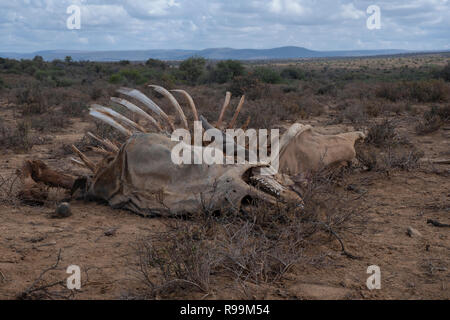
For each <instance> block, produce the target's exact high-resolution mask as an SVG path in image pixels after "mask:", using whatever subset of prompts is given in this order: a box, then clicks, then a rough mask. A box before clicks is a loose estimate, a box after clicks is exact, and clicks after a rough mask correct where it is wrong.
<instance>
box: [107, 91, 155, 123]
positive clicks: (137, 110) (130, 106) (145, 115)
mask: <svg viewBox="0 0 450 320" xmlns="http://www.w3.org/2000/svg"><path fill="white" fill-rule="evenodd" d="M111 101H113V102H115V103H117V104H120V105H121V106H124V107H125V108H127V109H128V110H130V111H131V112H133V113H135V114H137V115H140V116H141V117H143V118H145V119H147V120H148V121H150V122H151V123H152V124H153V125H154V126H155V127H156V128H157V129H158V130H159V131H163V130H162V127H161V125H160V124H159V122H158V121H156V120H155V118H153V117H152V116H151V115H149V114H148V113H147V112H145V111H144V110H142V109H141V108H139V107H138V106H137V105H135V104H134V103H131V102H129V101H127V100H125V99H120V98H115V97H111Z"/></svg>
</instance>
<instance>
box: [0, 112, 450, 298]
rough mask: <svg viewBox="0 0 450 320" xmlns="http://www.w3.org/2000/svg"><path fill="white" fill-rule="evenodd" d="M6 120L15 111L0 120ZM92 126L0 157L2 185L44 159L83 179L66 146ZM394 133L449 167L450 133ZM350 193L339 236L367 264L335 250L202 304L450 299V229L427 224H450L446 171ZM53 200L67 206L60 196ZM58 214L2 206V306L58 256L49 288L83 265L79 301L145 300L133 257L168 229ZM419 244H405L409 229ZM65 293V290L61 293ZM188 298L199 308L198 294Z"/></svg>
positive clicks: (322, 125)
mask: <svg viewBox="0 0 450 320" xmlns="http://www.w3.org/2000/svg"><path fill="white" fill-rule="evenodd" d="M0 112H1V113H2V116H3V117H4V118H5V119H8V118H9V117H10V115H11V112H12V111H11V108H10V107H9V106H2V109H1V111H0ZM329 120H330V118H329V117H327V116H323V117H319V118H313V119H311V120H308V121H304V120H299V121H300V122H302V123H310V124H312V125H314V126H315V127H316V128H318V129H319V130H321V131H322V132H330V133H332V132H338V131H341V130H350V129H352V128H351V127H349V126H347V125H337V126H330V125H327V123H329ZM88 121H89V120H87V121H86V122H75V123H74V124H73V125H71V126H70V127H68V128H66V129H65V130H64V132H62V133H58V134H57V135H55V136H53V137H52V141H51V143H50V144H43V145H39V146H34V147H33V149H32V151H31V152H30V153H28V154H15V153H13V152H7V153H5V154H1V155H0V175H1V176H2V177H8V176H11V175H13V174H14V172H15V170H16V169H17V168H19V167H20V166H21V164H22V162H23V160H24V159H28V158H35V159H41V160H44V161H45V162H47V163H48V164H50V165H52V166H55V167H56V168H58V169H60V170H71V171H74V170H75V171H76V172H79V173H82V170H81V169H76V168H74V166H73V165H72V164H70V162H69V158H70V156H71V155H60V154H58V152H56V151H57V150H59V149H58V148H60V147H61V144H62V143H71V142H75V141H78V140H79V139H80V138H81V137H82V136H83V130H84V128H85V127H86V126H87V125H88V123H89V122H88ZM397 128H398V130H399V131H401V132H403V133H405V134H407V135H408V137H409V139H410V140H411V142H412V143H413V144H415V145H416V146H417V147H418V149H420V150H422V151H424V153H425V155H426V157H427V158H430V159H441V158H445V157H447V158H448V155H449V151H448V150H450V139H449V137H450V131H448V128H443V129H440V130H439V131H437V132H435V133H433V134H430V135H426V136H420V137H419V136H417V135H415V134H414V132H413V130H414V129H413V126H412V125H410V124H408V121H407V119H399V123H398V127H397ZM347 183H348V184H353V185H357V186H358V187H359V188H362V189H364V190H365V192H364V194H363V195H362V196H361V195H359V194H357V193H355V192H351V191H347V192H345V193H343V195H342V196H346V197H348V198H349V199H351V198H355V197H362V199H363V200H364V201H363V202H362V203H363V206H362V207H361V212H360V214H361V215H362V216H364V218H365V219H364V222H350V225H348V226H347V228H346V231H345V232H343V233H341V234H340V236H341V238H342V239H343V240H344V241H345V244H346V247H347V250H348V251H349V252H351V253H353V254H355V255H358V256H360V257H361V259H360V260H353V259H349V258H347V257H345V256H343V255H341V254H340V250H339V249H340V247H339V243H338V242H336V241H331V242H330V243H329V245H328V246H321V247H319V248H316V250H317V252H315V256H321V257H322V258H321V261H320V263H318V264H317V263H316V264H314V265H301V266H298V267H295V268H293V269H292V270H291V271H290V272H289V273H288V274H287V275H286V276H285V277H284V279H283V280H282V281H281V282H280V283H277V284H276V285H267V286H261V287H258V288H256V289H255V290H254V291H253V293H252V295H251V296H250V297H249V296H246V295H245V294H244V293H242V292H239V291H236V290H232V288H231V287H232V284H230V290H228V289H227V284H226V283H222V284H221V285H220V286H218V288H219V287H220V288H221V289H220V290H216V291H215V290H212V293H211V294H210V295H208V296H207V297H204V298H206V299H222V298H226V299H230V298H231V299H235V298H257V299H449V298H450V272H449V270H448V268H449V264H450V228H439V227H435V226H432V225H430V224H427V220H428V219H433V220H438V221H440V222H441V223H446V224H449V223H450V216H449V212H450V211H449V209H450V199H449V197H450V180H449V167H448V165H434V166H431V165H429V164H424V165H423V166H422V168H421V169H418V170H414V171H412V172H407V171H396V172H393V173H392V174H390V175H389V176H387V175H385V174H381V173H376V172H364V171H362V172H355V173H353V174H351V175H350V176H349V178H348V182H347ZM55 192H56V194H55V197H61V195H60V194H58V193H57V191H55ZM54 208H55V207H54V205H51V204H49V205H46V206H43V207H42V206H41V207H39V206H36V207H32V206H25V205H22V204H20V203H18V202H17V203H15V204H12V203H3V204H0V299H15V298H16V297H17V296H18V295H20V294H21V293H23V292H24V291H26V290H27V289H28V288H29V287H30V286H31V285H32V284H33V282H34V281H35V280H36V279H37V278H38V277H39V275H40V274H41V273H42V272H43V271H44V270H45V269H46V268H48V267H50V266H52V265H53V264H55V262H56V261H57V256H58V252H59V250H61V261H60V263H59V264H58V267H57V268H56V270H53V271H51V272H49V273H48V274H46V275H45V276H46V278H47V279H51V281H59V280H65V279H66V278H67V277H68V276H69V275H68V274H66V268H67V267H68V266H69V265H78V266H80V267H81V270H82V288H81V290H80V291H79V292H77V293H76V295H75V296H74V298H75V299H126V298H131V297H134V296H139V292H142V291H143V290H145V285H144V283H143V282H142V280H141V279H140V278H139V274H138V272H137V269H138V262H137V256H136V252H135V249H134V244H135V242H136V241H137V240H138V239H140V238H141V237H144V236H148V235H149V234H151V233H152V232H155V231H158V230H161V228H164V219H162V218H161V219H159V218H156V219H148V218H142V217H140V216H137V215H135V214H133V213H131V212H127V211H121V210H113V209H111V208H109V207H107V206H106V205H103V204H96V203H86V202H83V201H73V202H72V212H73V215H72V216H71V217H69V218H66V219H53V218H51V215H50V214H51V213H52V212H53V211H54ZM408 227H412V228H414V229H416V230H418V231H419V232H420V234H421V236H412V237H410V236H408V235H407V228H408ZM370 265H377V266H379V267H380V268H381V286H382V287H381V289H380V290H373V291H370V290H368V288H367V286H366V279H367V278H368V277H369V275H368V274H367V273H366V271H367V267H368V266H370ZM61 292H64V289H62V288H61ZM184 298H203V296H202V295H201V294H194V295H188V296H186V297H184Z"/></svg>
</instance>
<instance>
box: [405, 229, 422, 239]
mask: <svg viewBox="0 0 450 320" xmlns="http://www.w3.org/2000/svg"><path fill="white" fill-rule="evenodd" d="M406 234H407V235H408V236H410V237H411V238H412V237H422V234H421V233H420V232H419V231H417V230H416V229H414V228H413V227H408V229H406Z"/></svg>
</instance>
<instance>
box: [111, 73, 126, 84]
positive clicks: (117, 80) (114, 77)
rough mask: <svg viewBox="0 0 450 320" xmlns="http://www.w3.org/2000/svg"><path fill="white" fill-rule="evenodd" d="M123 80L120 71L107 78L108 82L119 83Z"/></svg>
mask: <svg viewBox="0 0 450 320" xmlns="http://www.w3.org/2000/svg"><path fill="white" fill-rule="evenodd" d="M122 81H123V77H122V75H121V74H120V73H116V74H113V75H112V76H111V77H110V78H109V82H110V83H113V84H119V83H121V82H122Z"/></svg>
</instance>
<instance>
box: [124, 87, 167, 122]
mask: <svg viewBox="0 0 450 320" xmlns="http://www.w3.org/2000/svg"><path fill="white" fill-rule="evenodd" d="M117 92H119V93H122V94H124V95H127V96H129V97H132V98H135V99H136V100H138V101H140V102H142V103H143V104H144V105H145V106H146V107H148V108H149V109H150V110H152V111H153V112H155V113H156V114H157V115H158V116H160V117H162V118H163V119H164V120H166V121H167V122H168V123H169V125H170V127H171V129H172V130H175V126H174V125H173V122H172V121H171V120H170V119H169V116H168V115H167V114H166V113H165V112H164V111H163V110H162V109H161V108H160V107H159V106H158V105H157V104H156V103H155V102H153V100H151V99H150V98H149V97H147V96H146V95H145V94H143V93H142V92H140V91H139V90H136V89H130V88H120V89H119V90H117Z"/></svg>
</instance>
